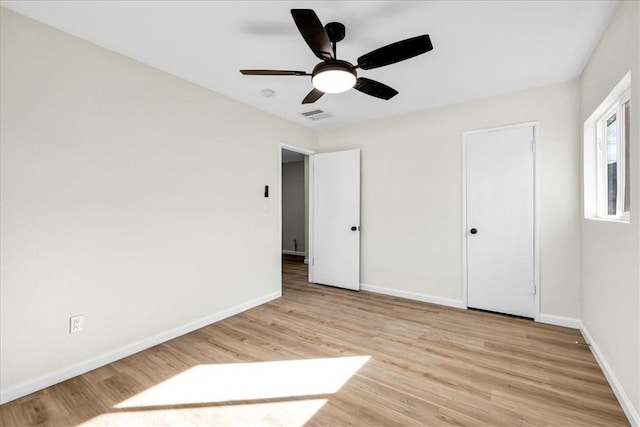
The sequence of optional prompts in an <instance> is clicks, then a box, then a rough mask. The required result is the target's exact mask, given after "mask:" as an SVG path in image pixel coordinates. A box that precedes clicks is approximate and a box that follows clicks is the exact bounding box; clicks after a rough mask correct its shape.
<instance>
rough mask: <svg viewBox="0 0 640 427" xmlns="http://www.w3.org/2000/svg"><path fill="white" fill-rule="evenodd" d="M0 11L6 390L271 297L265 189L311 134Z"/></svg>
mask: <svg viewBox="0 0 640 427" xmlns="http://www.w3.org/2000/svg"><path fill="white" fill-rule="evenodd" d="M0 15H1V19H2V21H1V25H0V28H1V31H2V33H1V34H0V40H1V43H2V44H1V45H0V51H1V52H2V61H1V67H2V68H1V70H0V71H1V72H0V78H1V81H0V84H1V87H2V91H1V98H0V102H1V106H2V108H1V116H0V120H1V122H2V134H1V150H2V152H1V155H2V165H1V166H2V171H1V173H2V176H1V182H2V189H1V190H2V200H1V206H2V223H1V227H2V241H1V248H2V249H1V250H2V252H1V262H2V264H1V270H2V281H1V282H2V284H1V289H0V291H1V303H0V304H1V306H0V313H1V319H0V320H1V321H0V342H1V343H2V345H1V346H0V386H1V388H2V390H3V392H5V391H7V390H9V391H10V390H12V389H15V387H20V386H22V385H25V383H29V382H30V381H35V380H37V379H39V378H41V377H42V376H44V375H50V374H52V373H55V372H57V371H59V370H61V369H69V368H70V367H74V366H76V364H79V363H83V362H86V361H88V360H92V358H100V357H101V356H102V355H104V354H107V353H109V352H112V351H113V350H114V349H118V348H121V347H126V346H128V345H131V344H132V343H139V342H140V341H144V340H146V339H148V338H149V337H153V336H155V335H156V334H160V333H164V332H166V331H170V330H172V329H173V328H176V327H180V326H182V325H187V324H189V323H190V322H194V321H197V320H198V319H202V318H206V317H207V316H211V315H213V314H215V313H222V312H225V310H229V309H231V308H233V307H237V306H239V305H243V304H246V303H247V302H248V301H253V300H256V299H260V298H265V297H273V296H275V295H277V294H278V293H279V292H280V267H279V266H280V261H279V259H280V251H281V247H280V235H279V229H280V228H279V224H278V222H279V218H278V212H279V208H278V204H279V203H280V200H278V199H277V198H278V196H277V194H276V193H277V192H275V191H273V192H272V193H271V194H272V196H271V197H270V198H269V199H265V198H264V197H263V191H264V186H265V185H270V186H271V188H277V185H278V178H279V171H278V168H279V167H280V164H279V160H278V159H279V150H280V148H279V144H280V142H287V143H290V144H293V145H296V146H302V147H309V148H312V146H313V143H314V135H313V133H312V132H311V131H309V130H307V129H304V128H302V127H300V126H297V125H292V124H290V123H288V122H286V121H284V120H281V119H278V118H275V117H273V116H270V115H268V114H266V113H263V112H260V111H258V110H255V109H253V108H250V107H248V106H246V105H244V104H241V103H239V102H236V101H233V100H230V99H228V98H225V97H223V96H221V95H217V94H215V93H213V92H211V91H209V90H205V89H203V88H201V87H199V86H196V85H193V84H190V83H187V82H184V81H182V80H180V79H178V78H175V77H172V76H170V75H168V74H166V73H163V72H160V71H157V70H155V69H152V68H150V67H147V66H145V65H142V64H140V63H138V62H136V61H133V60H131V59H127V58H125V57H123V56H120V55H117V54H115V53H112V52H110V51H107V50H105V49H102V48H99V47H97V46H94V45H92V44H89V43H86V42H83V41H81V40H79V39H77V38H74V37H71V36H68V35H66V34H63V33H61V32H59V31H56V30H53V29H51V28H49V27H46V26H44V25H41V24H39V23H36V22H35V21H32V20H29V19H27V18H24V17H21V16H20V15H17V14H15V13H13V12H10V11H8V10H6V9H0ZM247 123H251V125H250V126H247ZM249 262H250V263H251V268H247V267H248V265H247V263H249ZM75 314H84V315H85V317H86V319H85V331H84V332H81V333H78V334H74V335H70V334H69V333H68V322H69V316H71V315H75ZM70 372H74V371H73V370H72V371H70ZM27 389H28V387H27Z"/></svg>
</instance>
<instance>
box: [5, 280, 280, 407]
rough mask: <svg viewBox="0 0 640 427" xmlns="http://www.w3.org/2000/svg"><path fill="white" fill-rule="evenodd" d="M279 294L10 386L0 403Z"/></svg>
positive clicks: (198, 327)
mask: <svg viewBox="0 0 640 427" xmlns="http://www.w3.org/2000/svg"><path fill="white" fill-rule="evenodd" d="M281 296H282V291H281V290H279V291H277V292H272V293H270V294H267V295H263V296H261V297H258V298H255V299H253V300H251V301H247V302H245V303H242V304H239V305H236V306H234V307H231V308H228V309H226V310H223V311H220V312H218V313H214V314H211V315H209V316H206V317H203V318H200V319H198V320H195V321H193V322H190V323H187V324H186V325H182V326H178V327H177V328H173V329H170V330H168V331H166V332H161V333H159V334H157V335H154V336H152V337H149V338H145V339H143V340H141V341H138V342H135V343H132V344H129V345H126V346H124V347H120V348H118V349H115V350H113V351H110V352H108V353H104V354H101V355H99V356H96V357H93V358H91V359H87V360H83V361H82V362H79V363H76V364H74V365H71V366H68V367H66V368H63V369H60V370H58V371H55V372H51V373H48V374H46V375H43V376H41V377H38V378H34V379H31V380H27V381H24V382H22V383H20V384H16V385H14V386H11V387H9V388H7V389H5V390H1V391H0V404H3V403H6V402H9V401H11V400H15V399H18V398H20V397H22V396H26V395H27V394H31V393H33V392H36V391H38V390H42V389H43V388H46V387H50V386H52V385H54V384H57V383H59V382H62V381H66V380H68V379H70V378H73V377H76V376H78V375H82V374H84V373H86V372H89V371H92V370H94V369H97V368H100V367H101V366H104V365H108V364H109V363H113V362H115V361H116V360H120V359H122V358H125V357H127V356H131V355H132V354H135V353H138V352H140V351H142V350H146V349H148V348H151V347H153V346H155V345H158V344H162V343H163V342H165V341H169V340H171V339H174V338H177V337H179V336H181V335H184V334H187V333H189V332H192V331H195V330H196V329H200V328H203V327H205V326H207V325H210V324H212V323H215V322H218V321H220V320H222V319H226V318H227V317H231V316H233V315H235V314H238V313H242V312H243V311H246V310H249V309H251V308H253V307H257V306H259V305H262V304H264V303H267V302H269V301H272V300H274V299H277V298H280V297H281Z"/></svg>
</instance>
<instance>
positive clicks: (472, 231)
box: [469, 228, 478, 234]
mask: <svg viewBox="0 0 640 427" xmlns="http://www.w3.org/2000/svg"><path fill="white" fill-rule="evenodd" d="M477 232H478V230H477V229H475V228H472V229H471V230H469V233H471V234H476V233H477Z"/></svg>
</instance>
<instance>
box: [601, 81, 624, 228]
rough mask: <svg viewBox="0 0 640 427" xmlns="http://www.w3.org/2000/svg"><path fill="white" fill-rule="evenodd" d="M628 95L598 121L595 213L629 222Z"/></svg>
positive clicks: (614, 104) (620, 99)
mask: <svg viewBox="0 0 640 427" xmlns="http://www.w3.org/2000/svg"><path fill="white" fill-rule="evenodd" d="M629 122H630V95H629V91H627V92H625V93H624V94H623V96H622V97H620V98H618V100H617V101H615V102H614V103H613V105H612V106H611V107H610V108H609V109H608V110H607V111H606V113H605V114H604V115H602V116H601V117H600V119H599V120H598V121H597V124H596V126H597V128H596V132H597V139H598V143H597V147H598V152H597V157H596V158H597V163H598V166H597V183H596V184H597V202H596V204H597V213H598V217H600V218H610V219H620V220H627V221H628V220H629V205H630V204H629V193H630V191H629V190H630V182H629V179H630V173H629V160H630V156H629V133H630V132H629V129H630V126H629V125H630V123H629Z"/></svg>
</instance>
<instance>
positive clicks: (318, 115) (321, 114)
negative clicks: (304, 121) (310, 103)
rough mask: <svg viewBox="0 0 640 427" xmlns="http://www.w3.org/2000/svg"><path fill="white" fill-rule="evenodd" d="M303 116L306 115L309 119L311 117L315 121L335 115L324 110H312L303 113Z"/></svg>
mask: <svg viewBox="0 0 640 427" xmlns="http://www.w3.org/2000/svg"><path fill="white" fill-rule="evenodd" d="M301 114H302V115H303V116H305V117H306V118H308V119H311V120H313V121H316V120H322V119H328V118H329V117H333V116H332V115H331V114H329V113H327V112H326V111H322V110H311V111H307V112H306V113H301Z"/></svg>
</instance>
